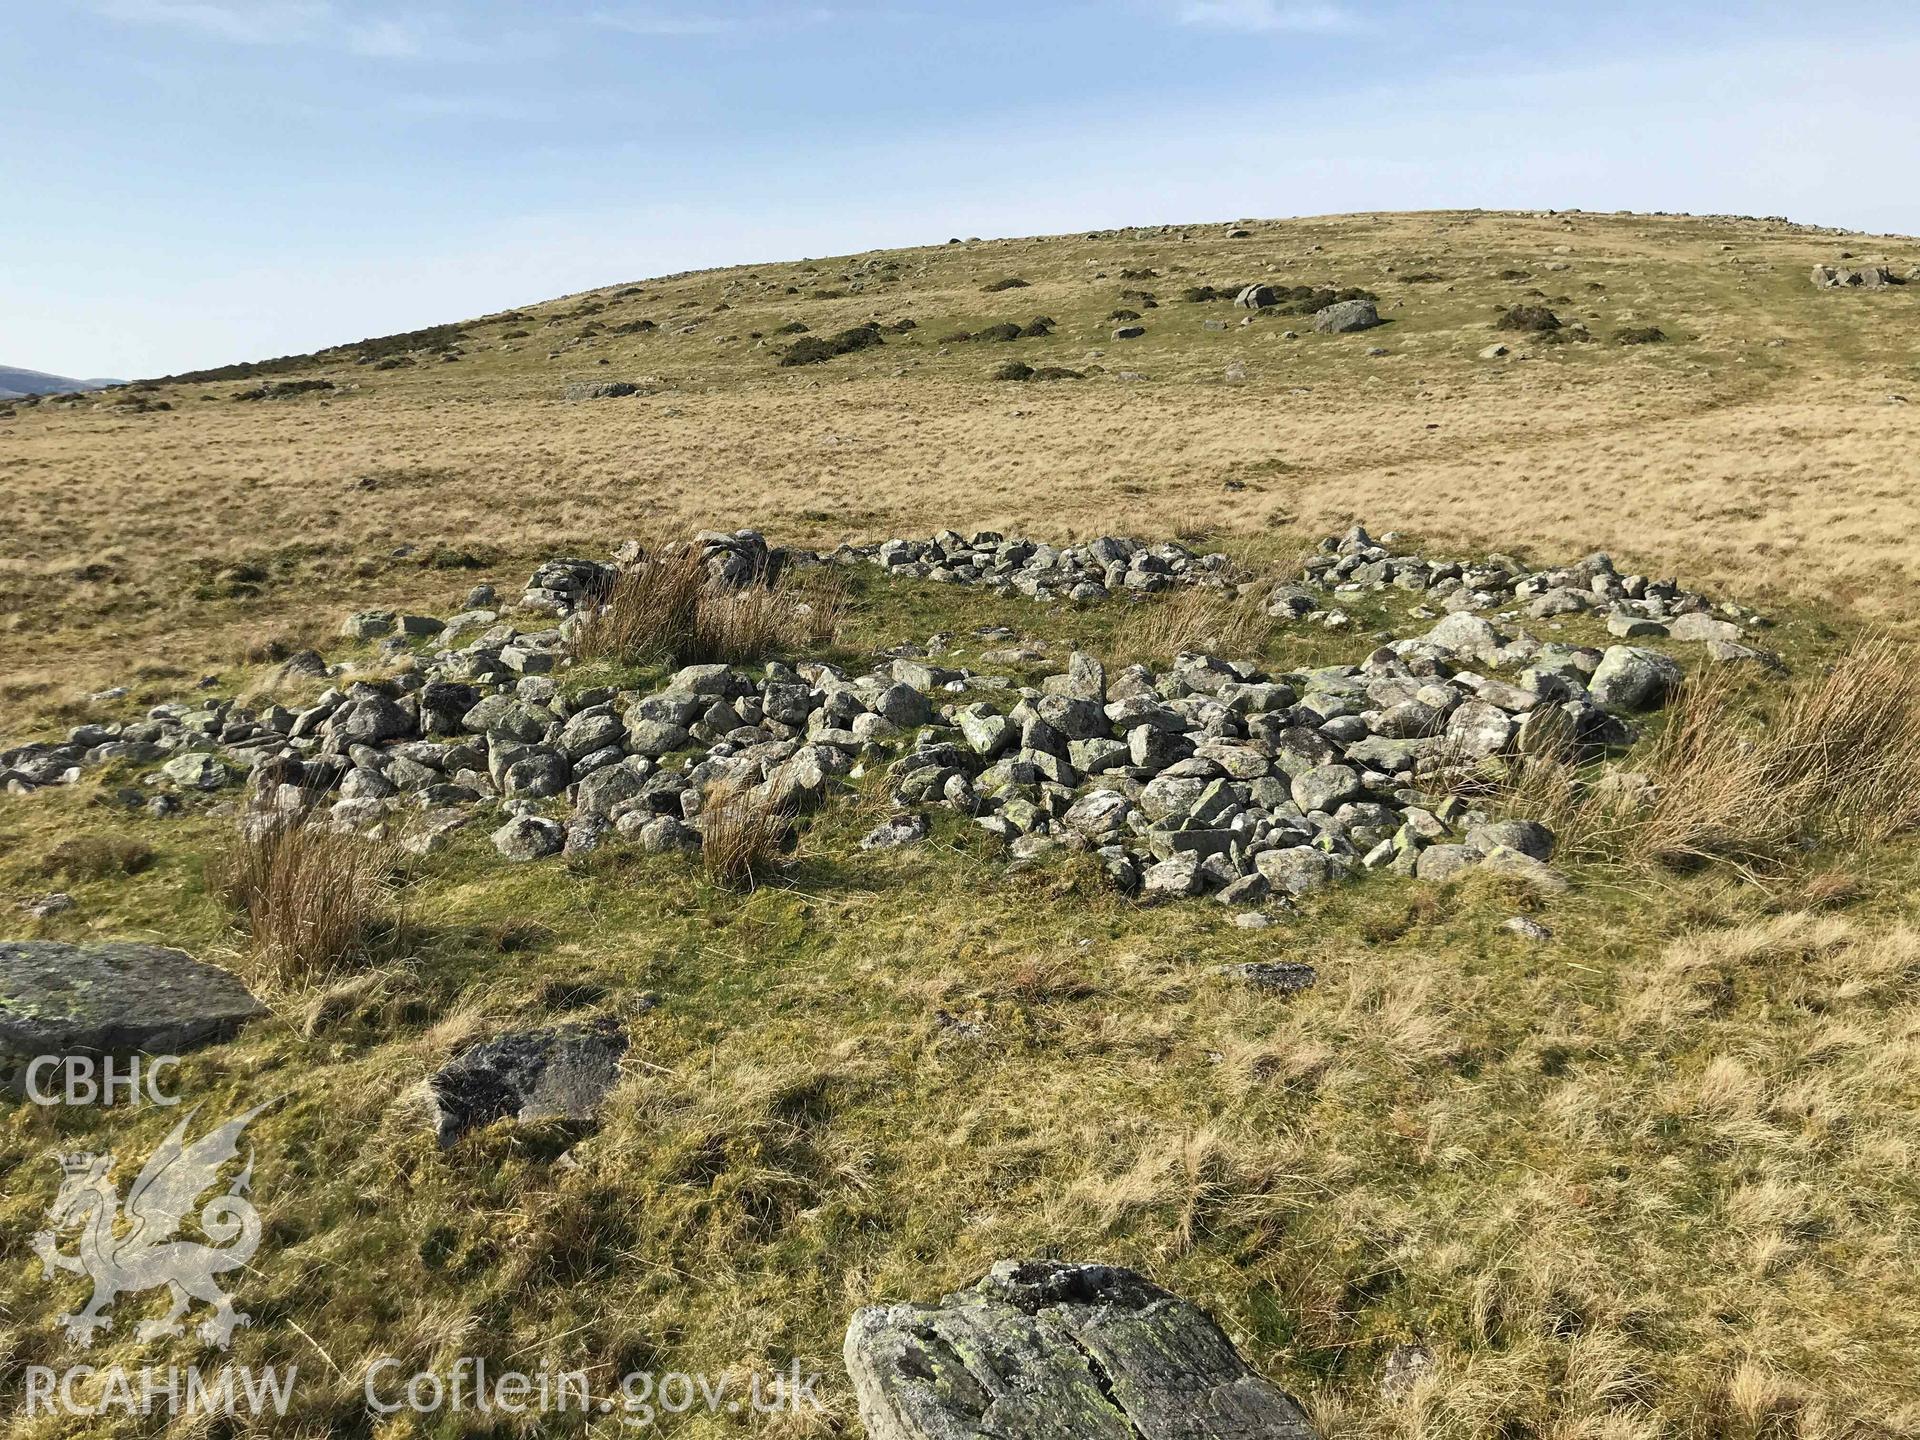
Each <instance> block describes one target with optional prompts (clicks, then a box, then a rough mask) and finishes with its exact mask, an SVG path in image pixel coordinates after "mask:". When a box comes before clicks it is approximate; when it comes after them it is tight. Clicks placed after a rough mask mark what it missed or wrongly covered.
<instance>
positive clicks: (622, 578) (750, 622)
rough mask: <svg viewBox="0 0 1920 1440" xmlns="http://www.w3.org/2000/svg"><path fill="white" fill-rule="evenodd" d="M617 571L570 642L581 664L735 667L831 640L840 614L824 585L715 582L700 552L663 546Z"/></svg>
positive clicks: (834, 594) (839, 596)
mask: <svg viewBox="0 0 1920 1440" xmlns="http://www.w3.org/2000/svg"><path fill="white" fill-rule="evenodd" d="M655 554H656V558H655V559H653V560H651V561H648V562H646V563H644V564H642V565H638V566H635V567H632V568H629V569H627V570H623V571H622V572H621V573H620V574H619V576H617V577H616V578H615V580H614V582H613V586H612V588H611V589H610V590H609V591H608V592H607V594H606V596H605V597H604V598H603V599H602V601H601V603H600V605H599V607H598V608H597V609H595V610H593V611H591V612H590V613H589V614H588V615H587V616H586V618H585V619H584V620H583V622H582V623H581V625H580V628H579V630H578V631H577V632H576V633H575V635H574V638H573V651H574V653H575V654H576V655H577V656H579V657H580V658H581V659H584V660H602V661H612V662H614V663H618V664H630V663H647V662H652V661H665V662H666V663H668V664H670V665H703V664H712V663H728V664H739V663H743V662H746V661H751V660H759V659H764V658H765V657H766V656H768V655H773V654H777V653H789V654H799V653H805V652H807V651H809V650H815V649H818V648H819V647H820V646H822V645H825V644H828V643H830V642H831V641H832V639H833V637H834V634H835V632H836V631H837V630H838V628H839V625H840V621H841V618H842V616H843V613H844V610H845V598H844V592H843V591H841V590H838V589H836V588H835V587H834V586H832V585H831V584H818V585H815V586H813V587H811V588H809V589H805V590H803V589H802V587H801V586H800V585H799V584H797V583H795V582H793V581H790V580H779V581H775V582H774V583H772V584H765V585H762V584H755V585H746V586H741V587H738V588H735V587H732V586H727V585H722V584H719V583H717V582H715V581H714V580H713V579H712V578H711V577H710V576H709V575H708V573H707V567H706V562H705V560H704V559H703V557H702V555H701V552H700V550H699V548H698V547H697V546H695V545H692V544H688V543H681V544H678V545H674V546H669V547H665V548H664V549H661V550H659V551H657V552H655Z"/></svg>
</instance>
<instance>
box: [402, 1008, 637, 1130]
mask: <svg viewBox="0 0 1920 1440" xmlns="http://www.w3.org/2000/svg"><path fill="white" fill-rule="evenodd" d="M626 1052H627V1035H626V1031H625V1030H624V1029H622V1028H621V1026H620V1023H619V1022H618V1021H617V1020H614V1019H612V1018H611V1017H609V1016H602V1017H600V1018H598V1019H595V1020H591V1021H587V1022H585V1023H581V1024H567V1025H559V1026H555V1027H554V1028H553V1029H550V1030H514V1031H508V1032H507V1033H505V1034H501V1035H496V1036H494V1037H493V1038H492V1039H489V1040H483V1041H481V1042H480V1043H479V1044H478V1045H475V1046H473V1047H471V1048H470V1049H467V1050H464V1051H462V1052H461V1053H460V1054H459V1055H457V1056H455V1057H454V1058H453V1059H452V1060H450V1061H449V1062H448V1063H447V1064H446V1065H444V1066H442V1067H441V1069H440V1071H439V1072H438V1073H437V1074H435V1075H434V1076H433V1078H432V1079H431V1080H429V1081H428V1082H427V1091H428V1095H429V1097H430V1099H431V1109H432V1125H433V1130H434V1134H435V1135H436V1136H437V1137H438V1139H439V1141H440V1143H441V1145H443V1146H445V1145H451V1144H452V1143H453V1142H454V1141H456V1140H458V1139H459V1138H460V1137H461V1136H462V1135H464V1134H466V1133H467V1131H469V1130H473V1129H477V1128H479V1127H480V1126H482V1125H490V1124H492V1123H493V1122H494V1121H495V1120H501V1119H505V1118H508V1117H511V1118H513V1119H515V1120H521V1121H528V1120H555V1119H557V1120H591V1119H593V1118H594V1116H595V1115H596V1114H597V1113H598V1111H599V1108H600V1102H601V1101H602V1100H604V1099H605V1098H606V1095H607V1092H608V1091H609V1090H611V1089H612V1088H613V1087H614V1084H615V1083H616V1082H617V1081H618V1080H619V1078H620V1057H621V1056H622V1055H624V1054H626Z"/></svg>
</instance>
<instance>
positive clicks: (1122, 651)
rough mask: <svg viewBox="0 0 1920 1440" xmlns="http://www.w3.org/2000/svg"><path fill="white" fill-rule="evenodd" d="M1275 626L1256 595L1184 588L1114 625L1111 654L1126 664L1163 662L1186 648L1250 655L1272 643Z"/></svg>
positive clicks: (1142, 605)
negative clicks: (1243, 595)
mask: <svg viewBox="0 0 1920 1440" xmlns="http://www.w3.org/2000/svg"><path fill="white" fill-rule="evenodd" d="M1273 633H1274V622H1273V620H1272V618H1271V617H1270V616H1268V615H1266V614H1265V613H1264V612H1263V611H1262V610H1261V608H1260V603H1259V601H1258V599H1257V597H1254V596H1247V597H1236V596H1235V595H1234V594H1233V593H1232V592H1230V591H1226V590H1210V589H1202V588H1200V587H1197V586H1182V587H1181V588H1180V589H1178V590H1176V591H1173V592H1170V593H1163V594H1162V595H1159V596H1155V597H1153V598H1151V599H1148V600H1144V601H1141V602H1140V603H1139V604H1137V605H1136V606H1135V607H1134V608H1133V609H1132V610H1130V611H1129V612H1128V613H1127V616H1126V618H1125V619H1124V620H1122V621H1121V622H1120V623H1119V624H1118V625H1116V626H1115V627H1114V631H1113V640H1112V643H1111V651H1112V653H1113V655H1114V656H1115V658H1118V659H1123V660H1158V661H1161V662H1164V661H1166V660H1168V659H1170V658H1171V657H1173V656H1175V655H1178V654H1180V653H1181V652H1182V651H1183V650H1204V651H1207V652H1208V653H1209V654H1214V655H1226V656H1234V657H1239V656H1248V655H1258V654H1260V653H1262V652H1263V651H1264V650H1265V649H1266V647H1267V645H1268V643H1269V642H1270V641H1271V640H1272V638H1273Z"/></svg>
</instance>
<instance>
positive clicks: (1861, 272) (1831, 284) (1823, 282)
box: [1812, 265, 1907, 290]
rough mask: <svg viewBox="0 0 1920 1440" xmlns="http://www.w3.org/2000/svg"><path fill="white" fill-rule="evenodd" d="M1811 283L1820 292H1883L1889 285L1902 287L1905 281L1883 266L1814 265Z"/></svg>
mask: <svg viewBox="0 0 1920 1440" xmlns="http://www.w3.org/2000/svg"><path fill="white" fill-rule="evenodd" d="M1812 279H1813V283H1814V285H1815V286H1816V287H1818V288H1819V289H1822V290H1884V289H1886V288H1887V287H1888V286H1890V285H1904V284H1906V283H1907V282H1906V280H1905V279H1904V278H1903V277H1902V276H1899V275H1896V274H1894V273H1893V271H1891V270H1889V269H1888V268H1887V267H1886V266H1885V265H1863V266H1859V267H1857V268H1856V267H1851V266H1839V265H1816V266H1814V267H1813V276H1812Z"/></svg>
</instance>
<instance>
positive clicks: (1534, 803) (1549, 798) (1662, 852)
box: [1493, 634, 1920, 869]
mask: <svg viewBox="0 0 1920 1440" xmlns="http://www.w3.org/2000/svg"><path fill="white" fill-rule="evenodd" d="M1633 764H1634V770H1633V771H1632V772H1629V773H1626V774H1620V773H1613V772H1607V773H1601V774H1597V775H1596V774H1594V773H1592V772H1591V771H1590V770H1589V769H1588V768H1587V767H1585V766H1583V764H1582V757H1581V755H1580V754H1579V752H1578V750H1577V749H1576V747H1574V746H1573V745H1572V744H1571V742H1570V740H1566V741H1563V742H1560V743H1548V744H1545V745H1543V746H1541V747H1539V748H1538V749H1537V750H1536V751H1535V753H1533V754H1531V755H1528V756H1525V757H1521V758H1518V759H1516V760H1513V761H1511V762H1509V763H1508V764H1507V765H1506V766H1505V771H1504V774H1503V775H1501V776H1500V777H1499V778H1498V779H1497V780H1496V781H1494V782H1493V788H1494V789H1495V790H1496V791H1497V792H1498V794H1499V797H1500V800H1501V803H1502V804H1503V805H1504V806H1505V807H1506V808H1508V809H1510V810H1511V811H1513V812H1514V813H1515V814H1522V815H1526V816H1528V817H1530V818H1533V819H1536V820H1539V821H1540V822H1541V823H1543V824H1545V825H1547V826H1548V827H1549V828H1550V829H1552V830H1553V831H1554V834H1555V835H1556V837H1557V838H1558V842H1559V845H1560V847H1561V850H1562V853H1563V854H1566V855H1569V856H1580V857H1583V858H1586V859H1595V860H1605V861H1610V862H1614V863H1623V864H1663V865H1670V866H1696V865H1703V864H1706V863H1708V862H1712V861H1725V862H1728V863H1730V864H1732V865H1735V866H1738V867H1742V868H1745V869H1753V868H1756V867H1757V868H1773V867H1778V866H1780V865H1783V864H1785V863H1787V862H1788V861H1790V860H1793V859H1795V858H1797V857H1802V856H1804V855H1805V853H1806V852H1807V850H1808V847H1809V846H1810V845H1813V844H1815V843H1817V842H1825V843H1827V844H1831V845H1837V846H1838V847H1840V849H1841V850H1842V851H1843V852H1845V851H1847V850H1850V849H1856V848H1858V847H1860V846H1863V845H1870V844H1874V843H1877V842H1880V841H1884V840H1887V839H1890V838H1892V837H1893V836H1896V835H1899V834H1902V833H1905V832H1908V831H1911V830H1912V829H1913V827H1914V826H1915V825H1916V824H1920V792H1916V790H1915V787H1914V784H1913V776H1914V775H1915V774H1916V773H1920V649H1917V648H1916V647H1915V646H1914V645H1912V644H1911V643H1907V642H1902V641H1899V640H1895V639H1893V638H1891V637H1889V636H1887V635H1884V634H1874V635H1868V636H1866V637H1865V638H1863V639H1861V640H1859V641H1856V642H1855V643H1854V644H1853V645H1851V646H1850V647H1849V648H1848V649H1847V650H1846V651H1845V652H1844V653H1842V654H1841V655H1840V656H1839V657H1838V658H1837V659H1836V660H1835V661H1834V662H1833V663H1832V664H1831V665H1829V666H1827V667H1826V668H1825V669H1823V670H1822V671H1820V672H1819V673H1817V674H1814V675H1810V676H1807V677H1804V678H1801V679H1798V680H1795V681H1794V682H1792V683H1791V684H1790V685H1789V686H1788V687H1787V689H1786V691H1785V693H1784V694H1783V695H1782V696H1781V697H1780V698H1779V702H1778V704H1777V705H1776V706H1775V707H1774V713H1773V714H1772V715H1771V716H1770V717H1767V718H1764V719H1761V718H1757V717H1756V715H1755V712H1754V707H1753V703H1752V697H1751V696H1750V695H1749V694H1748V693H1747V692H1746V691H1745V689H1744V688H1743V687H1742V686H1741V685H1740V683H1739V682H1738V681H1737V680H1736V679H1734V678H1733V677H1732V676H1730V675H1729V674H1728V673H1727V672H1724V671H1721V672H1715V671H1707V672H1704V673H1703V674H1700V675H1697V676H1696V677H1694V678H1693V679H1691V680H1689V681H1688V682H1687V684H1686V685H1685V686H1683V687H1682V689H1681V691H1680V693H1679V694H1678V695H1677V696H1676V697H1675V698H1674V701H1673V703H1672V704H1671V705H1670V706H1669V707H1668V709H1667V712H1666V715H1665V717H1664V719H1663V723H1662V724H1661V725H1660V728H1659V730H1658V731H1657V733H1656V734H1655V735H1654V736H1653V738H1652V739H1651V740H1650V741H1649V742H1648V743H1647V745H1646V746H1645V748H1644V749H1642V750H1640V751H1638V752H1636V754H1635V756H1634V761H1633ZM1642 777H1643V778H1644V782H1645V783H1644V784H1642V783H1640V781H1641V778H1642Z"/></svg>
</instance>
